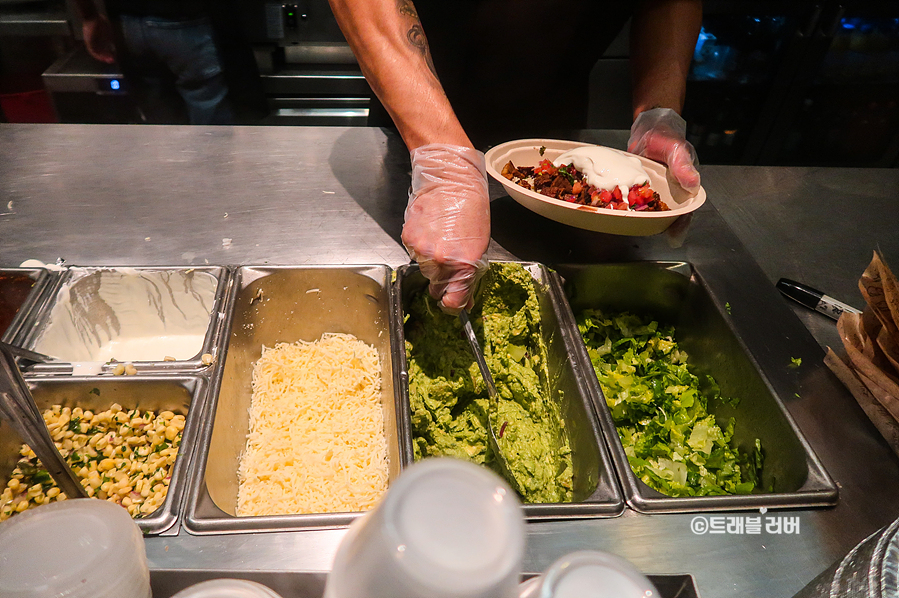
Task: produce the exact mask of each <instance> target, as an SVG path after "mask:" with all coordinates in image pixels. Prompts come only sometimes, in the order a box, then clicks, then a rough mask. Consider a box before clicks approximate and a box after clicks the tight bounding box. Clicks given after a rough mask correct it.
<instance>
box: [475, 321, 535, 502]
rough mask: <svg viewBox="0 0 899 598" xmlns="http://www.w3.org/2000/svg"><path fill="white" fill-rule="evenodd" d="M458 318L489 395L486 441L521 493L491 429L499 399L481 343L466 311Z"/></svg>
mask: <svg viewBox="0 0 899 598" xmlns="http://www.w3.org/2000/svg"><path fill="white" fill-rule="evenodd" d="M459 319H460V320H461V321H462V330H463V331H464V332H465V338H466V340H468V344H469V345H470V346H471V352H472V353H474V359H475V361H476V362H477V363H478V369H479V370H481V376H483V378H484V383H485V384H487V395H488V396H489V404H490V406H489V408H488V409H487V442H489V443H490V448H491V449H493V454H494V455H496V463H497V465H498V466H499V469H500V473H501V474H502V476H503V477H504V478H505V479H506V481H507V482H509V485H511V486H512V488H513V489H514V490H515V491H516V492H518V494H520V495H522V496H524V495H523V493H522V488H521V485H520V484H519V483H518V480H517V479H516V478H515V475H514V474H513V473H512V468H511V467H509V462H508V461H507V460H506V456H505V455H504V454H503V452H502V451H501V450H500V448H499V442H498V441H497V438H496V433H495V432H494V431H493V423H492V422H491V420H490V414H491V412H494V411H496V410H497V406H498V404H499V399H498V398H497V395H496V385H495V384H494V383H493V376H492V375H491V374H490V370H489V369H488V368H487V360H486V359H484V352H483V351H482V350H481V345H480V344H479V343H478V339H477V337H476V336H475V335H474V328H472V326H471V320H470V319H469V318H468V312H467V311H465V310H464V309H463V310H462V311H460V312H459Z"/></svg>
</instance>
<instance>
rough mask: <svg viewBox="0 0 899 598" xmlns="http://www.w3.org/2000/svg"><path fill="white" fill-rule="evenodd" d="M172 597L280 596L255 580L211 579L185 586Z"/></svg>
mask: <svg viewBox="0 0 899 598" xmlns="http://www.w3.org/2000/svg"><path fill="white" fill-rule="evenodd" d="M172 598H281V595H280V594H278V593H277V592H275V591H274V590H272V589H271V588H269V587H268V586H264V585H262V584H261V583H256V582H255V581H247V580H244V579H213V580H210V581H204V582H200V583H198V584H196V585H192V586H190V587H189V588H185V589H183V590H181V591H180V592H178V593H177V594H175V595H174V596H172Z"/></svg>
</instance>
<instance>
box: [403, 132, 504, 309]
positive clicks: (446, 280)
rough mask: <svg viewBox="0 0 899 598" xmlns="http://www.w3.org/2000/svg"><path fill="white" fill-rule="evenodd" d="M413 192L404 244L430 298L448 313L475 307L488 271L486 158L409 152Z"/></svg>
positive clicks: (435, 148)
mask: <svg viewBox="0 0 899 598" xmlns="http://www.w3.org/2000/svg"><path fill="white" fill-rule="evenodd" d="M411 155H412V189H411V191H410V192H409V204H408V206H406V213H405V223H404V225H403V234H402V239H403V245H405V246H406V250H407V251H408V252H409V255H410V256H411V257H412V259H413V260H415V261H416V262H418V265H419V267H420V268H421V272H422V274H424V275H425V276H426V277H427V278H428V280H430V281H431V285H430V287H429V288H430V292H431V296H432V297H434V298H435V299H439V300H440V307H441V309H443V310H444V311H445V312H447V313H452V314H457V313H459V311H460V310H461V309H463V308H466V307H470V306H471V303H472V302H473V295H474V289H475V284H476V283H477V281H478V279H479V278H480V277H481V275H483V274H484V272H485V271H486V270H487V260H486V259H485V258H484V253H485V252H486V251H487V245H488V244H489V242H490V198H489V195H488V193H487V172H486V166H485V162H484V154H483V153H481V152H479V151H477V150H475V149H472V148H469V147H463V146H458V145H444V144H431V145H425V146H422V147H419V148H416V149H414V150H412V154H411Z"/></svg>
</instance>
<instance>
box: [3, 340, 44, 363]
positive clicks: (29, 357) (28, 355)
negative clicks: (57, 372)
mask: <svg viewBox="0 0 899 598" xmlns="http://www.w3.org/2000/svg"><path fill="white" fill-rule="evenodd" d="M0 348H3V349H5V350H6V351H9V352H10V353H12V354H13V355H14V356H15V357H18V358H19V359H23V360H25V361H29V362H31V363H51V362H53V361H58V360H57V359H56V358H55V357H50V356H49V355H44V354H43V353H38V352H37V351H32V350H30V349H23V348H22V347H19V346H17V345H10V344H9V343H4V342H3V341H0Z"/></svg>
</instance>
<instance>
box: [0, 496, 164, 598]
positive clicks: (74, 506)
mask: <svg viewBox="0 0 899 598" xmlns="http://www.w3.org/2000/svg"><path fill="white" fill-rule="evenodd" d="M35 596H41V598H150V596H151V594H150V569H149V567H148V565H147V554H146V550H145V548H144V539H143V534H142V533H141V531H140V528H139V527H138V526H137V524H136V523H134V521H133V520H132V519H131V516H130V515H129V514H128V511H127V510H125V509H124V508H123V507H121V506H119V505H116V504H113V503H110V502H107V501H105V500H99V499H92V498H80V499H70V500H66V501H61V502H54V503H50V504H47V505H42V506H39V507H37V508H32V509H29V510H27V511H24V512H22V513H20V514H18V515H16V516H15V517H12V518H10V519H8V520H6V521H4V522H3V523H0V598H34V597H35Z"/></svg>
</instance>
